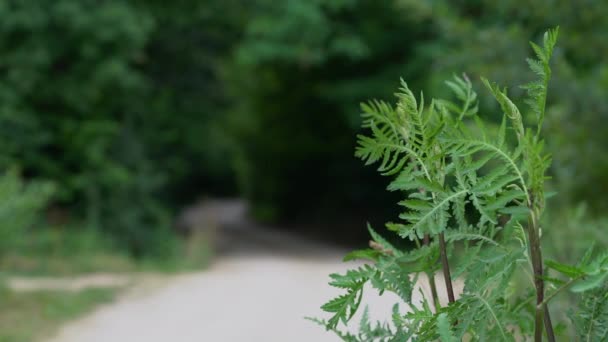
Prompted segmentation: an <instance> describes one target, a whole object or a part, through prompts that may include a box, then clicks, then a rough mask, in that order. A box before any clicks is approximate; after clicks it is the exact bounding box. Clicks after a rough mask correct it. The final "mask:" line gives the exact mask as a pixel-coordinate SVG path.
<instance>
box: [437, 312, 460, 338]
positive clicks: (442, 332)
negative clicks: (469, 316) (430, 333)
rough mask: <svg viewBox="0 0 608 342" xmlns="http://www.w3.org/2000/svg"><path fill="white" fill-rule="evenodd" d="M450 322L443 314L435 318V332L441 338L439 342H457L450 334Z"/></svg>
mask: <svg viewBox="0 0 608 342" xmlns="http://www.w3.org/2000/svg"><path fill="white" fill-rule="evenodd" d="M450 326H451V325H450V321H449V319H448V315H447V314H446V313H445V312H442V313H440V314H439V315H438V316H437V332H438V333H439V337H440V338H441V342H457V341H458V340H457V339H456V337H455V336H454V334H452V331H451V327H450Z"/></svg>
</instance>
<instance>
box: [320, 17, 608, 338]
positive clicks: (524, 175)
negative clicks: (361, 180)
mask: <svg viewBox="0 0 608 342" xmlns="http://www.w3.org/2000/svg"><path fill="white" fill-rule="evenodd" d="M557 33H558V29H557V28H556V29H554V30H550V31H548V32H546V33H545V35H544V38H543V44H542V46H539V45H536V44H534V43H531V45H532V49H533V50H534V53H535V58H534V59H528V60H527V61H528V64H529V66H530V69H531V70H532V71H533V73H534V74H535V75H536V76H537V80H536V81H534V82H532V83H529V84H526V85H524V86H523V87H522V88H523V89H525V90H526V93H527V97H526V100H525V102H526V103H527V104H528V105H529V109H530V110H529V111H528V112H529V113H530V117H529V118H528V117H526V118H523V117H522V112H521V111H520V109H519V108H518V107H517V106H516V105H515V103H514V102H513V101H512V100H511V99H510V98H509V97H508V95H507V91H506V88H501V87H500V86H498V85H496V84H493V83H491V82H489V81H488V80H486V79H482V81H483V84H484V85H485V87H486V88H487V90H488V91H489V93H490V94H491V95H492V96H493V97H494V98H495V99H496V101H497V102H498V104H499V105H500V108H501V109H502V113H503V115H502V121H501V123H500V126H499V128H498V129H496V128H494V129H489V128H488V127H486V125H485V124H484V123H483V120H482V118H481V115H480V114H479V113H478V106H477V103H478V100H477V94H476V93H475V92H474V91H473V89H472V85H471V82H470V81H469V79H468V78H467V77H466V76H463V77H462V78H461V77H454V79H453V80H451V81H447V82H446V84H447V86H448V87H449V88H450V89H451V91H452V92H453V93H454V98H455V99H456V100H455V101H448V100H443V99H432V100H430V101H426V104H425V100H424V98H423V95H422V94H421V95H420V96H419V97H417V96H415V94H414V93H413V92H412V91H411V90H410V89H409V88H408V86H407V84H406V83H405V82H402V84H401V88H400V89H399V92H398V93H397V94H396V97H397V100H396V104H395V105H391V104H389V103H386V102H382V101H372V102H369V103H367V104H363V105H362V109H363V114H362V115H363V127H364V128H366V129H368V131H369V133H368V135H360V136H359V137H358V147H357V150H356V156H357V157H359V158H361V159H363V160H364V161H365V162H366V164H368V165H369V164H376V165H378V171H379V172H380V173H382V174H383V175H385V176H389V177H391V182H390V185H389V186H388V190H389V191H399V192H401V193H403V196H404V199H403V200H402V201H401V202H399V205H400V206H401V207H402V214H401V215H399V220H398V221H396V222H391V223H387V224H386V226H387V228H388V229H389V230H390V231H392V232H394V233H395V234H397V235H399V237H401V238H403V239H406V240H410V241H413V243H414V244H415V245H416V246H417V248H414V249H413V250H401V249H399V248H396V247H395V246H393V245H392V244H391V243H389V242H388V241H387V240H386V239H384V238H383V237H382V236H380V235H379V234H378V233H376V232H375V231H374V230H373V229H372V228H371V227H370V228H369V231H370V234H371V237H372V239H373V240H372V241H370V248H369V249H365V250H360V251H355V252H352V253H350V254H349V255H348V256H347V257H346V258H345V259H346V260H351V259H366V260H369V261H371V262H368V263H365V264H363V266H360V267H358V268H356V269H352V270H349V271H348V272H346V274H332V275H331V282H330V285H331V286H334V287H337V288H341V289H343V290H344V294H342V295H341V296H339V297H337V298H334V299H332V300H330V301H329V302H327V303H326V304H324V305H323V306H322V309H323V310H324V311H326V312H328V313H330V314H331V317H329V319H327V320H319V319H313V320H314V321H316V322H318V323H320V324H322V325H324V326H325V327H326V328H327V329H329V330H332V331H334V332H336V333H337V334H338V335H339V336H340V337H341V338H342V339H343V340H345V341H436V340H440V341H461V340H466V341H524V340H533V341H536V342H538V341H542V340H543V338H546V339H547V340H548V341H555V340H556V336H555V335H556V334H555V332H554V328H553V327H554V323H553V322H552V319H551V316H550V313H549V310H548V306H549V305H550V304H551V300H552V299H553V298H554V297H555V296H557V295H559V294H560V293H562V292H564V291H566V290H568V291H571V292H573V293H576V294H578V295H580V297H581V298H580V299H581V300H580V301H579V302H580V307H579V308H578V309H577V310H576V314H574V315H571V323H572V324H574V328H575V329H574V330H575V331H576V333H577V334H578V338H579V339H580V340H582V341H607V340H608V337H607V333H608V285H607V282H606V278H607V276H608V253H606V252H604V253H601V254H600V255H594V254H597V253H594V252H593V250H592V248H590V249H589V251H588V252H587V253H586V254H585V255H584V257H583V258H582V260H581V261H580V262H579V263H578V264H577V265H564V264H560V263H557V262H555V261H551V260H545V259H543V254H542V250H541V243H540V242H541V237H542V231H543V228H544V229H551V228H552V227H541V226H540V218H541V216H542V215H543V211H544V209H545V199H546V197H547V194H546V193H545V181H546V179H547V170H548V168H549V166H550V164H551V156H550V155H549V154H548V153H547V151H545V144H544V141H543V138H542V125H543V120H544V117H545V103H546V98H547V87H548V84H549V80H550V78H551V68H550V67H549V61H550V58H551V55H552V53H553V48H554V45H555V42H556V39H557ZM436 273H440V274H442V276H443V277H438V278H437V279H441V281H444V280H445V286H442V288H445V291H446V292H445V294H441V293H438V291H439V289H438V286H437V285H436V284H435V274H436ZM421 274H426V275H427V276H426V277H420V275H421ZM521 278H523V279H526V281H527V282H529V286H523V289H517V287H516V286H514V284H516V283H517V282H516V281H515V280H517V279H521ZM427 279H428V280H427ZM456 280H458V281H462V282H463V283H464V289H463V291H462V293H461V294H459V295H458V296H457V294H456V293H454V289H453V285H452V282H454V281H456ZM417 281H421V282H425V283H428V284H427V285H428V287H429V288H430V290H431V291H430V292H431V295H430V296H425V295H424V293H422V292H421V296H422V302H421V303H418V302H413V301H412V294H413V292H414V288H415V287H414V284H415V283H416V282H417ZM437 281H439V280H437ZM366 283H370V284H371V286H372V287H374V288H375V289H377V290H378V291H379V292H380V294H382V293H383V292H386V291H388V292H393V293H395V294H396V295H397V296H398V297H399V298H400V302H399V303H396V304H395V305H394V307H393V311H392V313H391V317H392V320H391V321H390V322H378V323H374V324H372V323H370V322H369V318H368V317H369V316H368V314H367V312H364V314H363V319H362V321H361V323H360V326H359V329H358V332H355V333H353V332H352V331H353V329H346V328H347V326H348V323H349V320H350V319H351V318H352V317H353V315H354V314H355V312H356V311H357V310H358V309H359V304H360V303H361V299H362V296H363V288H364V285H365V284H366ZM526 289H527V290H526ZM439 296H443V297H446V298H448V303H447V304H444V305H441V303H440V301H439V300H438V298H439ZM428 297H430V298H428ZM355 330H356V329H355Z"/></svg>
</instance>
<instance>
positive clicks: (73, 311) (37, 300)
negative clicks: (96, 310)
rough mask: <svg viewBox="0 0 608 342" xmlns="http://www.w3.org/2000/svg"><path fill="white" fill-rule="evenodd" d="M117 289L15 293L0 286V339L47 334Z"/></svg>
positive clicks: (9, 341) (15, 341)
mask: <svg viewBox="0 0 608 342" xmlns="http://www.w3.org/2000/svg"><path fill="white" fill-rule="evenodd" d="M118 290H119V289H116V288H103V289H87V290H83V291H79V292H64V291H39V292H34V293H31V292H27V293H15V292H11V291H9V290H7V289H0V301H1V302H2V305H1V306H0V342H30V341H35V340H37V339H39V338H43V337H49V336H51V335H52V334H53V333H54V332H55V331H56V329H57V328H58V327H59V326H60V325H61V324H62V323H64V322H66V321H68V320H70V319H74V318H76V317H78V316H80V315H82V314H84V313H86V312H88V311H90V310H92V308H93V307H95V306H96V305H98V304H101V303H107V302H109V301H111V300H112V299H114V298H115V295H116V293H117V291H118Z"/></svg>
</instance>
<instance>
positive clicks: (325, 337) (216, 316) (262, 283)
mask: <svg viewBox="0 0 608 342" xmlns="http://www.w3.org/2000/svg"><path fill="white" fill-rule="evenodd" d="M233 214H234V213H233ZM231 215H232V214H231ZM233 217H234V216H233ZM235 227H239V228H237V229H236V230H233V231H230V232H225V236H227V237H228V239H236V240H235V241H232V243H227V244H226V246H231V248H232V249H230V248H228V249H227V250H224V252H223V256H221V257H220V258H218V260H217V261H216V262H215V263H214V264H213V265H212V267H211V268H210V269H208V270H206V271H204V272H199V273H194V274H188V275H180V276H176V277H175V278H173V279H170V280H169V281H167V282H166V283H165V285H163V286H160V287H156V288H155V289H154V290H151V291H150V290H149V291H145V294H142V293H141V292H139V291H131V292H130V293H128V294H126V295H125V296H123V297H122V298H120V299H119V300H118V301H117V302H115V303H113V304H111V305H109V306H106V307H103V308H101V309H99V310H97V311H96V312H94V313H93V314H91V315H89V316H88V317H84V318H83V319H81V320H78V321H76V322H73V323H71V324H69V325H67V326H66V327H64V329H63V330H62V331H61V332H60V334H59V335H58V336H57V337H56V338H54V339H52V340H51V341H52V342H83V341H86V342H122V341H124V342H138V341H141V342H156V341H158V342H160V341H179V342H190V341H192V342H194V341H196V342H204V341H210V342H215V341H218V342H237V341H238V342H250V341H251V342H257V341H260V342H274V341H276V342H284V341H290V342H300V341H301V342H309V341H315V342H325V341H327V342H330V341H338V340H339V339H338V338H336V337H335V336H334V335H333V334H331V333H328V332H326V331H324V329H323V328H321V327H319V326H316V325H315V324H314V323H312V322H309V321H307V320H305V319H304V317H305V316H323V315H322V313H321V311H320V309H319V306H320V305H321V304H322V303H324V302H325V301H326V300H327V299H329V298H331V297H332V296H334V295H335V294H336V293H338V292H337V291H336V290H335V289H332V288H330V287H329V286H328V285H327V280H328V274H330V273H334V272H340V271H343V270H346V269H347V268H348V267H352V266H353V265H352V264H351V265H347V264H344V263H342V262H341V257H342V255H343V254H344V251H343V250H340V249H337V248H335V247H333V248H332V247H328V246H323V245H318V244H312V243H307V242H304V241H301V240H298V239H295V238H293V237H291V236H289V235H286V234H284V233H278V232H272V231H268V230H265V229H263V228H261V227H251V226H246V225H236V226H235ZM243 227H245V228H243ZM234 246H238V248H235V247H234ZM366 296H367V298H366V299H367V302H366V303H367V304H370V316H371V317H372V318H376V319H384V318H387V317H390V312H391V307H392V304H393V303H394V302H395V301H396V298H395V297H391V296H390V295H387V294H385V295H384V296H382V297H379V296H376V295H374V291H367V293H366Z"/></svg>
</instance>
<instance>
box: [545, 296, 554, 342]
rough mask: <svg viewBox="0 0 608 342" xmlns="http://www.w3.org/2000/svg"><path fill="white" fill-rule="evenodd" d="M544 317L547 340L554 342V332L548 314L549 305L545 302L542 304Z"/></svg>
mask: <svg viewBox="0 0 608 342" xmlns="http://www.w3.org/2000/svg"><path fill="white" fill-rule="evenodd" d="M543 309H544V311H545V312H544V313H545V314H544V315H543V317H544V318H545V330H546V331H547V339H548V340H549V342H555V334H554V333H553V323H551V315H549V307H548V306H547V304H545V305H543Z"/></svg>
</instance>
